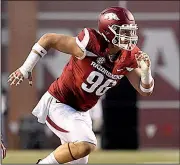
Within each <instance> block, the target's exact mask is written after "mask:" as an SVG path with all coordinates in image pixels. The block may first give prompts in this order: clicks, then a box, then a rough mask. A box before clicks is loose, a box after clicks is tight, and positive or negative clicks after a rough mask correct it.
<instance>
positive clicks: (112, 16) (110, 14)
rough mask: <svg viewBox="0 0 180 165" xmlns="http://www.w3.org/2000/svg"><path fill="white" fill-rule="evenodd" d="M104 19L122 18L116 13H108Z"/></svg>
mask: <svg viewBox="0 0 180 165" xmlns="http://www.w3.org/2000/svg"><path fill="white" fill-rule="evenodd" d="M104 19H107V20H120V19H119V18H118V16H117V15H116V14H115V13H106V14H104Z"/></svg>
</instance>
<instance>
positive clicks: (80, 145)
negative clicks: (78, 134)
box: [74, 142, 96, 159]
mask: <svg viewBox="0 0 180 165" xmlns="http://www.w3.org/2000/svg"><path fill="white" fill-rule="evenodd" d="M74 145H75V146H76V149H77V158H83V157H85V156H87V155H89V154H90V153H91V152H92V151H94V150H95V149H96V146H95V145H94V144H92V143H88V142H75V143H74ZM77 158H76V159H77Z"/></svg>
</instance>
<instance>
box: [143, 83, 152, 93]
mask: <svg viewBox="0 0 180 165" xmlns="http://www.w3.org/2000/svg"><path fill="white" fill-rule="evenodd" d="M140 89H141V91H143V92H145V93H149V92H152V91H153V89H154V82H153V85H152V86H151V87H150V88H148V89H146V88H144V87H143V86H142V85H141V83H140Z"/></svg>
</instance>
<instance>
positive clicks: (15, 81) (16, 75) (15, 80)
mask: <svg viewBox="0 0 180 165" xmlns="http://www.w3.org/2000/svg"><path fill="white" fill-rule="evenodd" d="M23 80H24V76H23V74H22V73H21V71H20V70H19V69H17V70H16V71H14V72H13V73H11V74H10V76H9V77H8V82H10V85H16V86H17V85H19V84H21V83H22V82H23ZM28 80H29V85H31V86H32V74H31V72H28Z"/></svg>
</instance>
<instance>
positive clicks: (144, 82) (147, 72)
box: [126, 51, 154, 96]
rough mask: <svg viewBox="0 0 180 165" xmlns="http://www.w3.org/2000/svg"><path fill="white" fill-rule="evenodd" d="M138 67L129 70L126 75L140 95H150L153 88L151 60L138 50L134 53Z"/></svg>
mask: <svg viewBox="0 0 180 165" xmlns="http://www.w3.org/2000/svg"><path fill="white" fill-rule="evenodd" d="M135 58H136V61H137V64H138V68H136V69H134V70H132V71H131V72H129V73H128V74H127V75H126V76H127V78H128V80H129V81H130V83H131V84H132V86H133V87H134V88H135V89H136V90H137V91H138V92H139V93H140V94H141V95H142V96H150V95H151V94H152V92H153V89H154V79H153V77H152V75H151V61H150V58H149V56H148V55H147V54H146V53H144V52H142V51H139V52H138V53H137V54H136V55H135Z"/></svg>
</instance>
